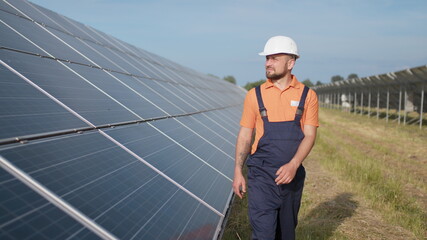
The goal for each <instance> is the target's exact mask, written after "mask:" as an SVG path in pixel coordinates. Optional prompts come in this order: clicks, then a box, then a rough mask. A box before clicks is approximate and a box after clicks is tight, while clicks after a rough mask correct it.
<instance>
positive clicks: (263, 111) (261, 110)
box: [255, 86, 267, 119]
mask: <svg viewBox="0 0 427 240" xmlns="http://www.w3.org/2000/svg"><path fill="white" fill-rule="evenodd" d="M255 93H256V98H257V100H258V107H259V114H260V115H261V118H262V119H267V109H265V107H264V102H263V101H262V96H261V87H260V86H257V87H256V88H255Z"/></svg>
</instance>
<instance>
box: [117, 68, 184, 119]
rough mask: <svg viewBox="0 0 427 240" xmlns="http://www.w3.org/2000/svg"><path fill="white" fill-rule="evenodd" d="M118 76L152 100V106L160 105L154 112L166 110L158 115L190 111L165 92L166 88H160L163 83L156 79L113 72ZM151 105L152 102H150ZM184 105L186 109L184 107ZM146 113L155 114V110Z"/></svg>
mask: <svg viewBox="0 0 427 240" xmlns="http://www.w3.org/2000/svg"><path fill="white" fill-rule="evenodd" d="M111 74H112V75H113V76H115V77H116V78H118V79H120V80H121V81H123V82H124V83H125V84H126V85H128V86H129V87H130V88H132V89H133V90H135V91H136V92H138V93H140V94H141V95H142V96H143V97H144V98H146V99H148V100H150V102H152V103H153V105H152V106H154V105H155V106H158V107H159V108H156V109H155V111H154V112H156V111H157V112H159V111H160V109H161V110H162V111H164V112H163V113H162V114H158V116H163V115H179V114H184V113H187V112H189V111H185V110H186V109H185V106H182V105H178V103H177V102H176V101H174V100H176V99H174V98H171V97H170V96H168V95H169V94H167V93H165V90H164V88H162V89H160V88H161V87H159V86H158V84H162V83H159V82H157V83H156V82H155V80H149V79H144V78H136V77H130V76H127V75H123V74H118V73H111ZM150 105H151V104H150ZM182 107H184V109H183V108H182ZM166 113H167V114H166ZM146 114H151V115H152V114H153V111H152V112H150V113H144V116H147V115H146Z"/></svg>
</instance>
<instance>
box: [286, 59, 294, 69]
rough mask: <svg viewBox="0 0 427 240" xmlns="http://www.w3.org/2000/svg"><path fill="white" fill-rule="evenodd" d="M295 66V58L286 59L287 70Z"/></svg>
mask: <svg viewBox="0 0 427 240" xmlns="http://www.w3.org/2000/svg"><path fill="white" fill-rule="evenodd" d="M294 66H295V58H291V59H289V61H288V70H291V69H292V68H294Z"/></svg>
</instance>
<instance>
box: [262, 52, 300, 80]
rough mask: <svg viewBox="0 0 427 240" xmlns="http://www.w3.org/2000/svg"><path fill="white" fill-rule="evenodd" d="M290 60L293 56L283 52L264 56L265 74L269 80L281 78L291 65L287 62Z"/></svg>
mask: <svg viewBox="0 0 427 240" xmlns="http://www.w3.org/2000/svg"><path fill="white" fill-rule="evenodd" d="M291 61H294V60H293V57H292V56H290V55H287V54H283V53H279V54H273V55H268V56H266V58H265V76H266V77H267V78H268V79H271V80H278V79H281V78H283V77H284V76H285V75H286V74H287V73H288V72H289V71H290V70H291V69H292V67H293V64H292V66H291V65H290V64H289V63H290V62H291Z"/></svg>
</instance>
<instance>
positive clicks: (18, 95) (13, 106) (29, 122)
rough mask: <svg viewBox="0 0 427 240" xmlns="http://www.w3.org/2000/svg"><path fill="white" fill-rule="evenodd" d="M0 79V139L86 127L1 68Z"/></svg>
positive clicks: (21, 80)
mask: <svg viewBox="0 0 427 240" xmlns="http://www.w3.org/2000/svg"><path fill="white" fill-rule="evenodd" d="M0 56H1V50H0ZM0 76H1V77H0V112H1V115H0V139H5V138H11V137H18V136H24V135H31V134H41V133H44V132H53V131H60V130H68V129H75V128H82V127H88V125H87V124H85V123H84V122H83V121H81V120H80V119H78V118H77V117H76V116H74V115H72V114H71V113H70V112H68V111H66V110H65V109H64V108H63V107H61V106H60V105H59V104H57V103H55V102H53V101H52V100H51V99H49V98H48V97H47V96H46V95H44V94H43V93H41V92H40V91H38V90H37V89H35V88H34V87H32V86H30V85H29V84H28V83H27V82H25V81H24V80H23V79H22V78H20V77H18V76H17V75H15V74H14V73H12V72H10V71H9V70H8V69H5V68H4V67H3V66H2V65H0Z"/></svg>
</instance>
